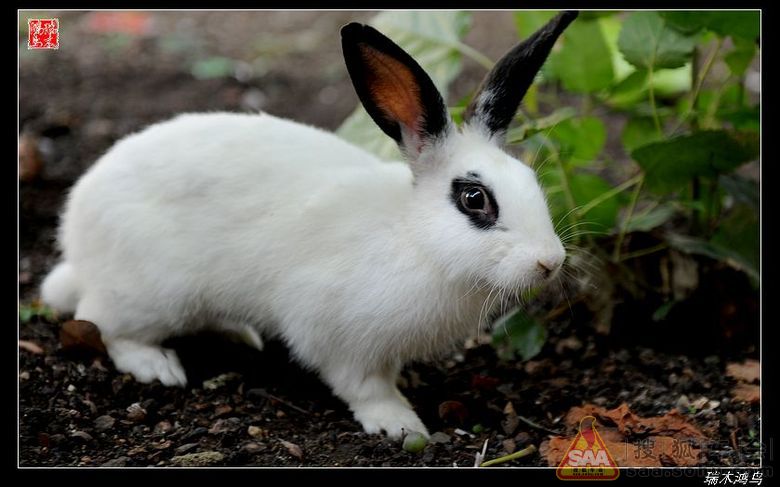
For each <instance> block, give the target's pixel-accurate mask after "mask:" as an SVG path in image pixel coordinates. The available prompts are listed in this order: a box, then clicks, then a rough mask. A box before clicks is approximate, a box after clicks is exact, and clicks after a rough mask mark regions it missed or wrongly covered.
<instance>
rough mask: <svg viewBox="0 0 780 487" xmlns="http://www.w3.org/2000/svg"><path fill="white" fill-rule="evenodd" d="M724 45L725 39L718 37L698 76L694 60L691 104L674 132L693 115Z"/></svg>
mask: <svg viewBox="0 0 780 487" xmlns="http://www.w3.org/2000/svg"><path fill="white" fill-rule="evenodd" d="M722 46H723V39H718V43H717V45H716V46H715V49H713V50H712V52H710V55H709V56H707V59H706V60H705V61H704V66H702V69H701V72H699V73H698V76H696V74H695V73H696V69H695V68H696V66H695V63H696V62H695V60H694V69H693V73H694V76H693V79H691V85H692V88H693V89H692V91H691V101H690V106H689V107H688V109H687V110H686V111H685V113H684V114H683V116H682V117H680V120H679V121H678V122H677V125H675V127H674V130H672V133H675V132H677V131H678V130H679V129H680V127H681V126H682V124H683V123H685V121H686V120H687V119H688V117H690V116H691V113H693V111H694V110H695V109H696V103H698V101H699V93H700V92H701V87H702V86H703V85H704V80H705V79H706V78H707V75H708V74H709V73H710V70H711V69H712V66H713V64H715V58H716V57H717V55H718V53H719V52H720V49H721V47H722Z"/></svg>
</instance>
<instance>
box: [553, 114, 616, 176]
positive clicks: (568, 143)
mask: <svg viewBox="0 0 780 487" xmlns="http://www.w3.org/2000/svg"><path fill="white" fill-rule="evenodd" d="M549 137H550V139H552V140H554V141H556V142H558V144H559V145H560V146H561V149H560V152H561V157H562V158H564V159H570V160H571V161H572V163H574V164H580V165H581V164H583V163H584V164H590V163H592V162H593V160H594V159H596V157H598V155H599V154H601V151H602V150H603V149H604V144H605V143H606V141H607V129H606V127H605V126H604V122H602V121H601V119H600V118H598V117H581V118H569V119H567V120H563V121H562V122H561V123H559V124H558V125H557V126H555V128H554V129H553V130H552V131H551V132H550V135H549Z"/></svg>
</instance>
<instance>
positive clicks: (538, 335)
mask: <svg viewBox="0 0 780 487" xmlns="http://www.w3.org/2000/svg"><path fill="white" fill-rule="evenodd" d="M546 341H547V328H545V327H544V325H543V324H542V323H541V322H540V321H539V320H537V319H536V318H534V317H533V316H530V315H528V314H527V313H525V311H523V310H517V311H515V312H514V313H509V314H507V315H506V316H504V317H502V318H500V319H499V320H498V321H497V322H496V323H495V325H493V343H494V344H497V345H498V344H502V343H508V344H509V346H510V347H511V349H512V351H513V352H515V353H517V354H518V355H520V358H521V359H522V360H529V359H531V358H533V357H535V356H536V355H537V354H538V353H539V352H540V351H541V350H542V347H543V346H544V343H545V342H546Z"/></svg>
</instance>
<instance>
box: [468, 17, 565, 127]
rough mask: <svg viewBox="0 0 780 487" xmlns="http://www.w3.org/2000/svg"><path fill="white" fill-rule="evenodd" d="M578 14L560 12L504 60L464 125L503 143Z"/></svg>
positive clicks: (471, 107) (471, 106) (488, 78)
mask: <svg viewBox="0 0 780 487" xmlns="http://www.w3.org/2000/svg"><path fill="white" fill-rule="evenodd" d="M577 14H578V12H576V11H564V12H561V13H559V14H558V15H556V16H555V17H553V18H552V19H551V20H550V21H549V22H548V23H547V24H545V25H544V26H543V27H542V28H541V29H539V30H538V31H536V32H534V33H533V34H532V35H531V36H530V37H528V38H527V39H525V40H524V41H523V42H521V43H520V44H518V45H517V46H515V47H514V48H513V49H512V50H511V51H509V52H508V53H507V54H506V55H505V56H504V57H503V58H501V60H499V61H498V62H497V63H496V65H495V66H494V67H493V69H492V70H491V71H490V72H489V73H488V74H487V76H486V77H485V79H484V80H483V81H482V84H481V85H480V87H479V89H478V90H477V93H476V94H475V95H474V98H473V100H472V101H471V103H470V104H469V106H468V107H466V111H465V112H464V115H463V120H464V122H465V123H467V124H468V125H469V126H471V127H474V128H476V129H478V130H480V131H481V132H482V133H484V134H485V135H486V136H488V137H489V138H491V139H494V140H497V141H499V143H502V142H503V139H504V136H505V134H506V129H507V127H508V126H509V122H511V121H512V118H513V117H514V116H515V112H517V108H518V107H519V106H520V101H521V100H522V99H523V96H525V93H526V91H528V88H529V87H530V86H531V83H532V82H533V80H534V77H535V76H536V73H538V72H539V70H540V69H541V68H542V65H543V64H544V61H545V60H546V59H547V56H548V55H549V54H550V50H551V49H552V47H553V45H554V44H555V41H556V40H557V39H558V37H559V36H560V35H561V33H562V32H563V31H564V29H566V27H568V25H569V24H570V23H571V22H572V21H573V20H574V19H575V18H576V17H577Z"/></svg>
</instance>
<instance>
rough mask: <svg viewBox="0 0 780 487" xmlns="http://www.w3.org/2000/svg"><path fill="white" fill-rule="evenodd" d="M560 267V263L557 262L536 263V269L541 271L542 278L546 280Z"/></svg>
mask: <svg viewBox="0 0 780 487" xmlns="http://www.w3.org/2000/svg"><path fill="white" fill-rule="evenodd" d="M560 266H561V263H560V262H558V261H557V260H539V261H536V267H537V268H538V269H539V271H541V273H542V276H543V277H544V278H545V279H547V278H548V277H550V276H551V275H552V274H553V273H554V272H555V271H557V270H558V268H559V267H560Z"/></svg>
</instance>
